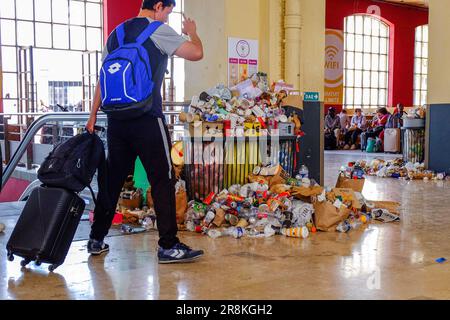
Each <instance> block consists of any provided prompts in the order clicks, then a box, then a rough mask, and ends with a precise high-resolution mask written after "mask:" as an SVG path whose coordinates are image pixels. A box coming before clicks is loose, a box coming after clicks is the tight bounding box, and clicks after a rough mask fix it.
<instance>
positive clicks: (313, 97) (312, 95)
mask: <svg viewBox="0 0 450 320" xmlns="http://www.w3.org/2000/svg"><path fill="white" fill-rule="evenodd" d="M303 100H305V101H319V93H318V92H305V95H304V99H303Z"/></svg>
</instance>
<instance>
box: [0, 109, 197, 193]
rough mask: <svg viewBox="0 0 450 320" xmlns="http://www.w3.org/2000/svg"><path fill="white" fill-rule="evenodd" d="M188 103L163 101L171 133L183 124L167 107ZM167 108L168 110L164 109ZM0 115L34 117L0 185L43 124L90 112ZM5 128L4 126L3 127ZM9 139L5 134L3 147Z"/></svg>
mask: <svg viewBox="0 0 450 320" xmlns="http://www.w3.org/2000/svg"><path fill="white" fill-rule="evenodd" d="M187 105H189V102H165V103H164V104H163V110H164V115H165V116H166V118H167V120H168V121H167V126H168V128H169V131H170V133H171V135H172V136H173V134H174V129H175V128H176V127H182V126H183V125H182V124H180V123H179V121H178V119H177V118H178V115H179V113H180V111H177V110H170V109H169V108H173V107H185V106H187ZM166 109H169V110H166ZM0 116H3V117H6V118H11V117H13V116H18V117H27V118H28V119H32V120H33V119H34V121H33V122H30V125H29V126H28V127H27V128H26V131H25V133H24V135H23V137H22V134H21V133H20V136H21V139H20V143H19V145H18V147H17V149H16V150H15V152H14V154H13V155H12V157H11V158H10V159H9V161H8V163H7V166H6V168H5V170H4V173H3V177H2V181H1V183H2V187H4V186H5V185H6V183H7V182H8V180H9V178H10V177H11V176H12V174H13V173H14V170H15V169H16V167H17V165H18V164H19V162H20V159H21V158H22V157H23V155H24V154H25V152H27V150H28V149H29V144H30V143H32V142H33V139H34V137H35V136H36V135H37V133H38V131H39V130H41V129H42V128H43V127H44V126H45V125H48V124H49V123H54V122H64V121H66V122H84V123H85V122H87V120H88V119H89V116H90V113H88V112H70V113H69V112H62V113H9V114H0ZM97 121H98V122H106V121H107V117H106V115H105V114H104V113H102V112H99V113H98V115H97ZM4 130H6V128H5V129H4ZM8 143H9V141H8V139H7V136H6V134H5V147H6V144H8ZM0 165H1V164H0Z"/></svg>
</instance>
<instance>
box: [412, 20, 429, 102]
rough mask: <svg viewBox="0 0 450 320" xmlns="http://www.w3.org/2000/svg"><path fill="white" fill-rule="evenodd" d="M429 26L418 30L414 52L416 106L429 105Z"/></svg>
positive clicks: (420, 27)
mask: <svg viewBox="0 0 450 320" xmlns="http://www.w3.org/2000/svg"><path fill="white" fill-rule="evenodd" d="M427 81H428V25H424V26H419V27H417V28H416V49H415V51H414V105H415V106H421V105H424V104H425V103H427V92H428V86H427Z"/></svg>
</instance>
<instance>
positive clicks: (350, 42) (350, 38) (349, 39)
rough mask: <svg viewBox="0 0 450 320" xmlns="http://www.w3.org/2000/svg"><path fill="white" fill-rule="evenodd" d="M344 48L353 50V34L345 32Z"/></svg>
mask: <svg viewBox="0 0 450 320" xmlns="http://www.w3.org/2000/svg"><path fill="white" fill-rule="evenodd" d="M346 50H348V51H355V36H354V35H353V34H347V47H346Z"/></svg>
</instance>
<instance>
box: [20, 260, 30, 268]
mask: <svg viewBox="0 0 450 320" xmlns="http://www.w3.org/2000/svg"><path fill="white" fill-rule="evenodd" d="M30 262H31V260H29V259H24V260H22V261H20V265H21V266H22V267H26V266H27V265H28V264H29V263H30Z"/></svg>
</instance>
